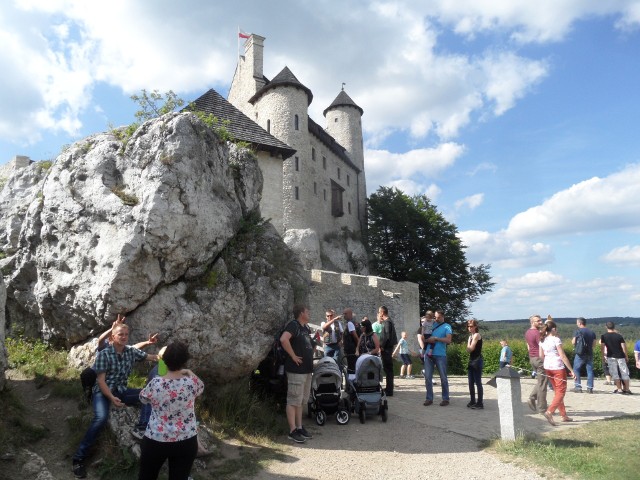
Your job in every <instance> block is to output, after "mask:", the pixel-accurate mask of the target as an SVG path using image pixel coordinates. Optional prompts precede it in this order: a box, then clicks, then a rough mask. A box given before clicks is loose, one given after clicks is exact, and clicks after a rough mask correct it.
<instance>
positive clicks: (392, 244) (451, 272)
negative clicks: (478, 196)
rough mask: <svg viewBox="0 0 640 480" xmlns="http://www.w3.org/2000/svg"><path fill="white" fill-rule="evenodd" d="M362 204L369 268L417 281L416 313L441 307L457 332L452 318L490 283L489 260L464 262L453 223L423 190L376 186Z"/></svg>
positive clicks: (461, 315)
mask: <svg viewBox="0 0 640 480" xmlns="http://www.w3.org/2000/svg"><path fill="white" fill-rule="evenodd" d="M367 208H368V227H369V229H368V236H367V243H368V247H369V253H370V254H371V257H372V259H371V261H372V267H373V269H374V270H375V271H376V272H377V273H378V274H379V275H381V276H384V277H387V278H390V279H392V280H396V281H409V282H414V283H417V284H418V285H419V288H420V312H421V313H422V312H424V311H425V310H436V309H442V310H443V311H444V313H445V316H446V317H447V318H448V319H449V320H451V321H452V323H453V325H454V331H455V332H457V333H461V331H462V329H463V327H462V325H458V326H457V328H456V322H461V321H463V320H466V319H467V318H468V316H469V315H470V310H469V307H470V304H471V303H473V302H474V301H476V300H477V299H478V298H479V297H480V295H482V294H484V293H487V292H489V291H491V289H492V288H493V285H494V283H492V282H491V276H490V275H489V269H490V265H478V266H471V265H469V264H468V263H467V260H466V256H465V251H464V249H465V246H464V245H463V244H462V242H461V241H460V239H459V238H458V237H457V236H456V234H457V232H458V230H457V228H456V226H455V225H454V224H452V223H449V222H447V221H446V220H445V218H444V217H443V216H442V215H441V214H440V213H439V212H438V210H437V209H436V207H435V206H434V205H432V204H431V202H430V200H429V198H428V197H427V196H425V195H417V196H414V197H410V196H408V195H406V194H404V193H403V192H401V191H400V190H398V189H397V188H389V187H380V188H379V189H378V191H377V192H376V193H374V194H372V195H371V196H370V197H369V201H368V207H367ZM416 322H417V319H416Z"/></svg>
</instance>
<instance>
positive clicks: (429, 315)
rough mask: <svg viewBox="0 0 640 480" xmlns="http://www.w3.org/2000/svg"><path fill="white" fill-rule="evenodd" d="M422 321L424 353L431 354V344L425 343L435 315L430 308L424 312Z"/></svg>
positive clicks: (431, 331)
mask: <svg viewBox="0 0 640 480" xmlns="http://www.w3.org/2000/svg"><path fill="white" fill-rule="evenodd" d="M423 318H424V322H422V338H423V339H424V345H425V348H424V354H425V355H431V353H432V351H433V344H431V343H427V339H428V338H429V337H430V336H431V334H432V333H433V324H434V323H435V316H434V315H433V312H432V311H431V310H427V311H426V312H425V313H424V317H423Z"/></svg>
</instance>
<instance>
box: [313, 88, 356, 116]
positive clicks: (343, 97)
mask: <svg viewBox="0 0 640 480" xmlns="http://www.w3.org/2000/svg"><path fill="white" fill-rule="evenodd" d="M345 106H347V107H355V108H357V109H358V110H359V111H360V115H363V114H364V110H362V108H360V107H359V106H358V105H357V104H356V102H354V101H353V100H352V99H351V97H350V96H349V95H347V92H345V91H344V90H340V93H339V94H338V96H337V97H336V99H335V100H334V101H333V102H331V105H329V106H328V107H327V108H325V109H324V112H322V114H323V115H324V116H325V117H326V116H327V112H328V111H329V110H331V109H333V108H337V107H345Z"/></svg>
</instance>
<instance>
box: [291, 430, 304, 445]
mask: <svg viewBox="0 0 640 480" xmlns="http://www.w3.org/2000/svg"><path fill="white" fill-rule="evenodd" d="M287 438H288V439H289V440H293V441H294V442H296V443H304V442H306V441H307V439H306V438H304V437H303V436H302V435H301V434H300V432H299V431H298V430H297V429H296V430H293V431H292V432H289V436H288V437H287Z"/></svg>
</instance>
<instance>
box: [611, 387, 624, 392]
mask: <svg viewBox="0 0 640 480" xmlns="http://www.w3.org/2000/svg"><path fill="white" fill-rule="evenodd" d="M611 393H622V392H620V390H618V389H617V388H616V389H615V390H614V391H613V392H611Z"/></svg>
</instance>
